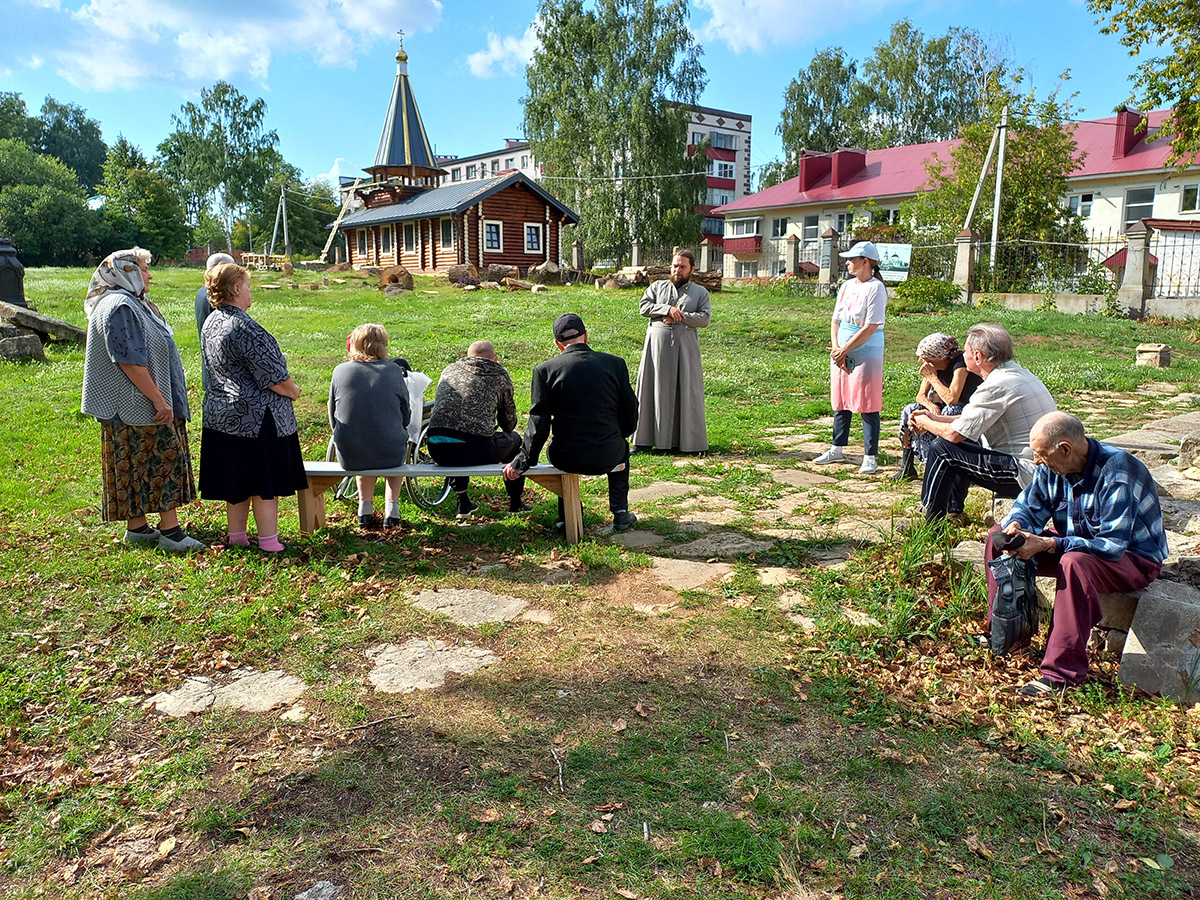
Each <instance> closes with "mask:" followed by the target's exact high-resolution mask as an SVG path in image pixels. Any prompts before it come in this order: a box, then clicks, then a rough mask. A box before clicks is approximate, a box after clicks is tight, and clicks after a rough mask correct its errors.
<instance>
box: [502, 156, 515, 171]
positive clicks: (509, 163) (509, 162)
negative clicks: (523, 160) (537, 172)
mask: <svg viewBox="0 0 1200 900" xmlns="http://www.w3.org/2000/svg"><path fill="white" fill-rule="evenodd" d="M516 161H517V160H516V157H515V156H510V157H509V158H508V159H506V160H505V161H504V168H506V169H512V168H514V166H513V163H514V162H516Z"/></svg>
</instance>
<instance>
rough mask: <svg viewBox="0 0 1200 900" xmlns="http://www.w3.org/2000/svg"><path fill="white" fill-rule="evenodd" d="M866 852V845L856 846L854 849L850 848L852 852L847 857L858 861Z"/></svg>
mask: <svg viewBox="0 0 1200 900" xmlns="http://www.w3.org/2000/svg"><path fill="white" fill-rule="evenodd" d="M866 852H867V845H866V844H855V845H854V846H853V847H851V848H850V852H849V853H848V854H847V855H848V856H849V857H850V858H851V859H858V858H859V857H860V856H862V855H863V854H864V853H866Z"/></svg>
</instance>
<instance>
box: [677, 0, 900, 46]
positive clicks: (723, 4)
mask: <svg viewBox="0 0 1200 900" xmlns="http://www.w3.org/2000/svg"><path fill="white" fill-rule="evenodd" d="M695 2H696V6H697V7H698V8H699V9H702V10H706V11H707V12H708V13H709V19H708V21H707V22H704V23H703V24H702V25H701V26H700V27H699V28H698V29H697V30H696V34H697V36H698V37H699V38H700V41H701V43H712V42H714V41H723V42H724V43H726V44H728V45H729V48H730V49H731V50H733V51H734V52H735V53H744V52H747V51H750V52H754V53H761V52H763V51H765V50H767V49H769V48H771V47H787V46H792V45H797V44H806V43H811V42H812V41H814V40H817V39H819V38H821V37H822V36H823V35H825V34H827V33H829V32H831V31H835V30H837V29H839V28H844V27H846V26H847V25H848V24H850V23H852V22H856V21H859V22H861V21H863V20H864V19H870V18H872V17H874V16H875V15H876V14H877V13H878V12H880V11H881V10H883V9H885V8H887V9H892V10H894V9H895V8H896V7H897V6H902V5H903V0H901V2H900V3H896V2H886V3H885V2H884V0H853V2H851V0H819V2H817V0H695Z"/></svg>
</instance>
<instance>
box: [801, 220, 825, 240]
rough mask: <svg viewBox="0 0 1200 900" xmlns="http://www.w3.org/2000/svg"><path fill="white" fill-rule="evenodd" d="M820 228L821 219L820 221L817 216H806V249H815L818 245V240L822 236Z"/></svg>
mask: <svg viewBox="0 0 1200 900" xmlns="http://www.w3.org/2000/svg"><path fill="white" fill-rule="evenodd" d="M820 228H821V225H820V219H818V218H817V217H816V216H805V217H804V235H803V237H804V246H805V247H806V248H807V247H815V246H816V245H817V240H818V239H819V238H820V236H821V233H820Z"/></svg>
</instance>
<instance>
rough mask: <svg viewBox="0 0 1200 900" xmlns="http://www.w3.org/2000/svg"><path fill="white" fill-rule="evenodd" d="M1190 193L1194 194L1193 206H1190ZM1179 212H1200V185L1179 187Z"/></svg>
mask: <svg viewBox="0 0 1200 900" xmlns="http://www.w3.org/2000/svg"><path fill="white" fill-rule="evenodd" d="M1188 191H1191V192H1192V205H1191V206H1188V205H1187V202H1188ZM1179 211H1180V212H1181V213H1185V212H1200V184H1181V185H1180V186H1179Z"/></svg>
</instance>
